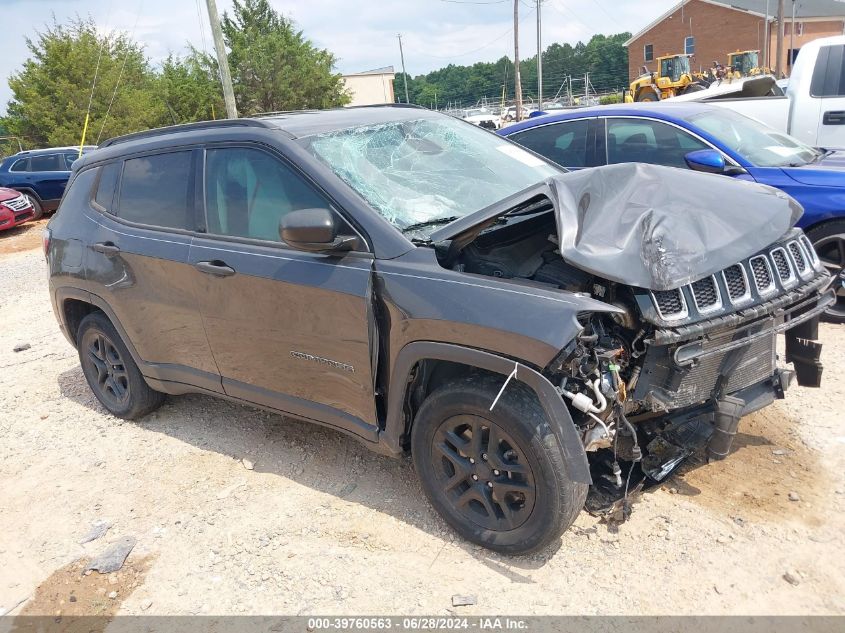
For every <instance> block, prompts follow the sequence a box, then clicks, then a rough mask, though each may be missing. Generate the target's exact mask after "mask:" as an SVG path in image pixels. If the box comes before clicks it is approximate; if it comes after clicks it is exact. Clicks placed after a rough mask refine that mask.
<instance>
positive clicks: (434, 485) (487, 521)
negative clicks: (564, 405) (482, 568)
mask: <svg viewBox="0 0 845 633" xmlns="http://www.w3.org/2000/svg"><path fill="white" fill-rule="evenodd" d="M504 380H505V377H504V376H502V377H501V378H500V377H488V376H468V377H466V378H464V379H462V380H458V381H454V382H452V383H449V384H447V385H443V386H441V387H439V388H438V389H436V390H435V391H434V392H432V393H431V394H430V395H429V396H428V397H427V398H426V400H425V402H423V404H422V406H421V407H420V409H419V412H418V413H417V416H416V418H415V420H414V425H413V428H412V430H411V451H412V454H413V459H414V466H415V468H416V470H417V473H418V475H419V477H420V481H421V483H422V487H423V490H424V491H425V494H426V496H427V497H428V500H429V501H430V502H431V504H432V505H433V506H434V508H435V509H436V510H437V511H438V512H439V513H440V515H441V516H442V517H443V518H444V519H445V520H446V522H447V523H448V524H449V525H450V526H452V528H453V529H454V530H455V531H456V532H458V534H460V535H461V536H462V537H463V538H465V539H467V540H468V541H471V542H473V543H477V544H479V545H483V546H484V547H487V548H489V549H492V550H495V551H497V552H502V553H506V554H525V553H529V552H533V551H536V550H538V549H541V548H543V547H545V546H547V545H548V544H550V543H551V542H552V541H554V540H555V539H557V538H558V537H560V535H561V534H562V533H563V532H564V531H566V529H567V528H568V527H569V526H570V525H571V524H572V522H573V521H574V520H575V518H576V517H577V516H578V513H579V512H580V511H581V509H582V508H583V507H584V502H585V500H586V497H587V489H588V486H587V485H585V484H579V483H575V482H573V481H571V480H570V479H569V478H568V477H567V476H566V469H565V465H564V457H563V452H562V451H561V447H560V446H559V444H558V442H557V440H556V438H555V436H554V434H553V433H552V431H551V429H550V427H549V424H548V421H547V419H546V416H545V412H544V411H543V409H542V407H541V406H540V404H539V402H538V401H537V398H536V397H535V395H534V393H533V392H531V391H530V390H529V389H527V388H526V387H525V386H524V385H522V384H520V383H517V382H511V383H510V384H509V385H508V387H507V388H506V389H505V392H504V394H503V395H502V397H501V398H500V399H499V401H498V402H497V403H496V406H495V408H494V410H493V411H490V410H489V409H490V405H491V403H492V402H493V399H494V398H495V397H496V394H497V393H498V391H499V389H500V388H501V386H502V383H503V382H504Z"/></svg>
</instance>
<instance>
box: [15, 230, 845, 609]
mask: <svg viewBox="0 0 845 633" xmlns="http://www.w3.org/2000/svg"><path fill="white" fill-rule="evenodd" d="M38 228H39V227H38V225H37V224H36V225H33V226H32V227H31V228H29V229H26V230H23V229H20V230H17V231H16V233H15V234H11V235H2V234H0V279H2V293H1V294H0V322H2V325H3V338H2V342H0V437H1V438H2V441H0V490H2V505H1V506H0V508H1V509H0V614H2V613H6V612H11V613H13V614H21V613H27V614H55V613H57V612H61V613H63V614H78V613H99V614H111V613H142V612H145V613H155V614H197V613H215V614H241V613H267V614H306V613H307V614H315V613H319V614H411V613H413V614H441V613H447V612H449V611H452V612H457V613H462V614H474V613H491V612H496V613H500V614H509V613H513V614H547V613H572V614H607V613H620V614H621V613H625V614H661V613H668V614H714V613H719V614H722V613H732V614H737V613H752V614H764V613H766V614H797V613H801V614H808V613H827V614H845V601H843V599H842V596H843V595H845V554H843V552H845V474H844V473H845V457H844V456H843V453H844V452H845V416H843V415H842V407H843V406H845V387H843V379H845V328H842V327H834V326H826V327H824V328H823V331H822V338H823V340H824V342H825V345H826V346H825V351H824V355H823V360H824V362H825V365H826V367H827V369H826V374H825V380H824V388H823V389H822V390H820V391H819V390H804V389H795V391H794V392H791V393H790V396H789V398H788V399H787V400H785V401H780V402H778V403H776V404H775V405H774V406H772V407H770V408H768V409H766V410H764V411H762V412H760V413H758V414H755V415H753V416H750V417H748V418H746V419H745V420H743V422H742V424H741V426H740V435H739V436H738V438H737V441H736V442H735V444H734V451H735V452H734V454H733V455H732V456H731V457H730V458H729V459H728V460H726V461H724V462H721V463H717V464H711V465H692V466H691V467H690V468H688V469H686V471H685V472H684V474H683V475H681V476H676V477H674V478H673V479H672V481H670V482H669V483H668V484H667V485H665V486H663V487H662V488H660V489H657V490H654V491H652V492H649V493H646V494H644V495H643V496H642V498H641V499H640V500H639V501H638V502H637V503H636V504H635V506H634V512H633V515H632V517H631V519H630V521H629V522H627V523H626V524H624V525H622V526H621V527H620V528H619V529H618V531H614V530H611V529H609V528H608V526H607V525H606V524H604V523H601V522H599V521H598V520H597V519H595V518H593V517H591V516H589V515H587V514H586V513H582V515H581V516H580V517H579V518H578V520H577V522H576V524H575V526H574V527H573V528H572V529H571V530H570V531H569V532H567V533H566V534H565V535H564V537H563V539H562V541H561V542H560V544H559V546H556V547H554V548H551V549H548V550H546V551H543V552H541V553H540V554H538V555H535V556H532V557H522V558H507V557H502V556H498V555H495V554H491V553H489V552H487V551H485V550H482V549H480V548H477V547H474V546H470V545H468V544H467V543H465V542H463V541H461V540H459V539H457V538H456V537H455V535H454V534H453V533H452V532H451V531H450V530H449V529H448V528H447V526H446V525H445V524H444V523H443V521H441V520H440V519H439V518H438V517H437V516H436V515H435V514H434V512H433V511H432V510H431V509H430V508H429V506H428V505H427V503H426V501H425V499H424V497H423V494H422V492H421V490H420V487H419V485H418V484H417V481H416V478H415V475H414V471H413V467H412V466H411V464H410V463H409V462H408V461H394V460H390V459H387V458H383V457H379V456H377V455H374V454H372V453H370V452H369V451H367V450H366V449H365V448H363V447H362V446H360V445H359V444H358V443H356V442H355V441H354V440H352V439H349V438H347V437H345V436H342V435H340V434H337V433H334V432H332V431H329V430H326V429H322V428H318V427H313V426H309V425H306V424H302V423H299V422H294V421H288V420H284V419H282V418H279V417H277V416H274V415H271V414H268V413H264V412H261V411H256V410H254V409H250V408H246V407H242V406H238V405H233V404H230V403H227V402H223V401H218V400H214V399H212V398H208V397H203V396H185V397H179V398H171V399H169V401H168V402H167V404H166V405H165V406H164V407H163V408H162V409H160V410H159V411H158V412H157V413H155V414H153V415H151V416H149V417H148V418H146V419H144V420H142V421H140V422H139V423H127V422H123V421H121V420H118V419H115V418H113V417H111V416H110V415H108V414H106V413H105V412H104V410H103V409H102V407H101V406H100V405H99V403H98V402H97V401H96V400H95V399H94V397H93V395H92V394H91V392H90V391H89V390H88V388H87V386H86V384H85V380H84V378H83V376H82V372H81V371H80V369H79V366H78V362H77V358H76V353H75V351H74V350H73V349H72V348H71V347H70V345H68V343H67V342H66V341H65V340H64V338H62V336H61V334H60V333H59V330H58V327H57V325H56V322H55V320H54V317H53V314H52V312H51V309H50V304H49V300H48V296H47V289H46V270H45V265H44V259H43V256H42V255H41V252H40V250H38V249H37V247H38V241H39V234H40V231H39V230H37V229H38ZM33 248H35V250H33ZM18 343H28V344H30V345H31V347H30V348H29V349H26V350H24V351H21V352H14V351H13V347H14V346H15V345H16V344H18ZM244 459H246V460H249V461H250V462H252V463H253V464H254V468H253V469H252V470H249V469H247V468H246V467H245V466H244V463H243V461H242V460H244ZM97 521H108V522H109V523H110V524H111V527H110V529H109V530H108V531H107V532H106V534H105V535H104V536H102V537H101V538H98V539H96V540H93V541H91V542H89V543H87V544H84V545H80V544H79V542H80V540H81V539H82V538H83V536H84V535H85V534H86V533H87V532H89V530H90V529H91V527H92V524H94V523H95V522H97ZM125 536H131V537H134V538H135V539H137V544H136V545H135V548H134V550H133V551H132V553H131V554H130V555H129V558H128V559H127V561H126V564H125V565H124V567H123V569H121V570H120V571H119V572H117V573H114V574H99V573H97V572H93V573H91V574H90V575H87V576H86V575H84V574H83V573H82V572H83V570H84V569H85V566H86V564H87V562H88V561H89V560H90V559H92V558H93V557H95V556H97V555H99V554H101V553H102V552H103V551H104V550H105V549H107V548H108V546H109V545H110V544H112V543H114V542H116V541H118V540H120V539H121V538H123V537H125ZM454 594H461V595H466V594H469V595H474V596H477V601H478V603H477V605H475V606H469V607H459V608H453V607H452V606H451V597H452V596H453V595H454Z"/></svg>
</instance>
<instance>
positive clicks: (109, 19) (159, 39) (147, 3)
mask: <svg viewBox="0 0 845 633" xmlns="http://www.w3.org/2000/svg"><path fill="white" fill-rule="evenodd" d="M519 1H520V7H519V13H520V56H521V57H522V58H526V57H531V56H533V55H536V53H537V39H536V37H537V27H536V24H537V22H536V12H535V9H534V6H535V0H519ZM270 2H271V4H272V5H273V7H275V8H276V9H277V10H278V11H280V12H281V13H283V14H284V15H286V16H287V17H289V18H292V19H293V20H294V22H295V23H296V25H297V26H298V27H299V29H301V30H302V31H303V32H304V34H305V36H306V37H308V38H309V39H311V40H312V41H313V42H314V43H315V44H316V45H317V46H319V47H321V48H327V49H328V50H330V51H331V52H332V53H334V54H335V56H336V57H337V59H338V63H337V69H338V71H340V72H343V73H352V72H360V71H364V70H371V69H374V68H380V67H382V66H391V65H392V66H394V68H395V69H396V70H397V71H399V70H401V60H400V56H399V45H398V40H397V37H396V35H397V34H398V33H401V34H402V42H403V46H404V51H405V66H406V68H407V71H408V73H409V74H411V75H418V74H422V73H426V72H428V71H431V70H434V69H436V68H440V67H442V66H446V65H447V64H450V63H454V64H472V63H474V62H476V61H493V60H496V59H498V58H500V57H501V56H502V55H508V56H509V57H512V56H513V30H512V29H513V1H512V0H270ZM676 3H677V0H647V1H643V0H544V1H543V4H542V7H543V8H542V24H543V28H542V33H543V36H542V37H543V47H544V48H545V47H547V46H548V45H549V44H551V43H553V42H558V43H563V42H569V43H571V44H574V43H575V42H577V41H579V40H581V41H587V40H589V39H590V37H591V36H592V35H594V34H596V33H603V34H606V35H609V34H612V33H620V32H623V31H631V32H632V33H634V32H636V31H638V30H640V29H641V28H643V27H645V26H646V25H647V24H648V23H649V22H651V21H652V20H653V19H654V18H656V17H657V16H659V15H660V14H662V13H663V12H664V11H666V10H668V9H669V8H670V7H671V6H673V5H674V4H676ZM205 4H206V0H0V13H2V16H3V23H4V29H3V39H2V51H0V113H2V112H5V108H6V103H7V102H8V101H9V99H10V98H11V91H10V90H9V86H8V83H7V79H8V77H9V75H11V74H12V73H14V72H16V71H17V70H18V69H19V68H20V67H21V65H22V64H23V62H24V61H25V60H26V59H27V57H28V56H29V51H28V49H27V47H26V38H27V37H30V38H35V37H37V31H39V30H42V29H43V28H44V26H45V24H47V23H49V22H50V21H51V14H52V15H55V17H56V19H57V20H58V21H59V22H60V23H61V22H65V21H66V20H68V19H69V18H72V17H74V16H76V15H79V16H81V17H87V16H89V15H90V16H91V17H93V18H94V20H95V21H96V22H97V24H98V25H100V26H101V27H102V28H103V29H105V30H119V31H124V32H126V33H129V34H131V35H132V36H133V37H134V39H135V40H137V41H138V42H140V43H141V44H143V45H144V47H145V50H146V53H147V56H148V57H149V58H150V60H151V61H152V62H153V63H154V64H155V63H157V62H159V61H160V60H162V59H163V58H165V57H166V56H167V54H168V53H170V52H173V53H177V54H178V53H183V52H185V50H186V48H187V43H188V42H190V43H192V44H193V45H194V46H196V47H197V48H202V46H203V34H204V37H205V41H206V46H207V47H208V49H209V51H211V50H212V48H211V47H212V44H211V35H210V27H209V25H208V15H207V13H206V8H205ZM217 6H218V10H219V11H220V13H221V15H222V14H223V12H224V11H227V10H230V9H231V6H232V0H217ZM92 72H93V69H92Z"/></svg>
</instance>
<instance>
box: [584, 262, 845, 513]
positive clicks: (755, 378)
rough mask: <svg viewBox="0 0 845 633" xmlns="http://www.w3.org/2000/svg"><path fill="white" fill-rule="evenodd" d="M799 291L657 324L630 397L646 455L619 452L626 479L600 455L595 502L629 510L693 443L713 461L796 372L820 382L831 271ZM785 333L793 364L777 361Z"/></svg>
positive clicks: (596, 506) (804, 381)
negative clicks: (679, 322) (720, 314)
mask: <svg viewBox="0 0 845 633" xmlns="http://www.w3.org/2000/svg"><path fill="white" fill-rule="evenodd" d="M795 295H797V297H796V296H795ZM795 295H792V296H790V297H786V298H784V297H778V298H777V299H776V300H773V301H772V302H769V304H766V305H760V306H756V307H755V309H754V310H753V311H752V312H750V313H746V314H744V315H743V314H739V315H729V316H730V319H729V320H730V321H731V322H730V323H729V324H726V323H724V321H725V319H724V318H723V319H720V320H719V321H718V322H716V323H713V322H711V323H707V322H704V323H697V324H695V325H694V326H688V327H686V328H678V329H675V330H671V331H669V330H657V331H655V333H654V335H653V337H652V339H651V340H649V341H648V343H649V345H648V347H647V352H646V358H645V361H644V364H643V369H642V373H641V376H640V379H639V381H638V383H637V387H636V390H635V392H634V398H633V399H634V400H636V401H639V402H641V403H645V405H646V410H645V411H640V412H637V414H632V415H630V416H629V420H630V422H631V423H632V424H633V425H634V427H635V428H636V429H637V443H638V445H639V446H641V447H642V457H641V458H640V459H631V460H629V461H628V462H627V463H625V462H624V458H625V457H624V454H623V455H622V460H623V464H622V471H623V472H626V471H627V473H628V476H627V478H626V479H625V482H624V486H623V485H620V484H619V478H618V477H609V476H608V469H609V467H610V462H608V463H604V462H606V461H608V456H598V455H597V456H596V459H594V460H593V461H592V462H591V471H592V472H591V474H592V478H593V482H594V484H593V487H592V488H591V491H590V497H589V499H588V502H587V509H588V510H589V511H591V512H593V513H596V514H608V513H611V514H613V513H614V512H615V511H619V510H621V511H622V517H623V518H624V516H626V515H627V512H628V511H629V510H630V507H629V506H628V505H627V503H626V498H627V496H628V495H630V494H631V493H633V492H636V491H637V490H639V489H641V488H643V487H648V486H650V485H656V484H658V483H660V482H662V481H664V480H665V479H666V478H667V477H668V476H669V475H670V474H671V473H672V472H674V471H675V469H676V468H677V467H678V466H680V465H681V464H682V463H683V462H684V460H686V459H687V458H688V457H690V456H691V455H693V454H694V453H696V452H697V451H705V455H706V459H707V460H708V461H709V460H719V459H724V458H725V457H727V455H728V454H729V453H730V449H731V445H732V442H733V439H734V436H735V435H736V432H737V427H738V425H739V420H740V418H742V417H743V416H745V415H748V414H750V413H753V412H754V411H757V410H759V409H762V408H764V407H766V406H768V405H770V404H772V402H774V400H775V399H778V398H783V397H784V394H785V392H786V391H787V389H789V387H790V386H791V385H792V384H793V383H795V382H797V383H798V384H799V385H802V386H806V387H818V386H820V384H821V376H822V365H821V362H820V354H821V348H822V345H821V343H819V342H818V340H817V339H818V324H819V316H820V315H821V314H822V313H823V312H824V311H825V310H827V309H828V308H829V307H830V306H831V305H832V304H833V303H835V301H836V296H835V291H834V289H833V288H832V287H831V285H830V278H829V277H827V276H819V278H817V279H814V280H812V281H811V282H810V283H809V284H806V287H804V288H801V289H796V292H795ZM790 299H792V301H791V302H790ZM796 299H797V300H796ZM693 332H695V335H693V336H690V335H691V334H693ZM781 333H782V334H784V335H785V338H786V356H785V360H786V362H788V363H792V365H793V367H794V369H789V368H784V367H778V365H777V362H776V361H777V358H778V357H777V352H776V337H777V335H778V334H781ZM623 452H624V451H623Z"/></svg>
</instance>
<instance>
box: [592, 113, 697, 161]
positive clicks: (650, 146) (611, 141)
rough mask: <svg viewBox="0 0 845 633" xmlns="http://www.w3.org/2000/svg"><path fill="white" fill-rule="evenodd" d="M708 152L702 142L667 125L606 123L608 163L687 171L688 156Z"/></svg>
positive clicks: (624, 121)
mask: <svg viewBox="0 0 845 633" xmlns="http://www.w3.org/2000/svg"><path fill="white" fill-rule="evenodd" d="M699 149H710V147H709V146H708V145H707V144H706V143H704V142H703V141H700V140H698V139H697V138H695V137H694V136H692V135H691V134H689V133H688V132H685V131H684V130H681V129H679V128H677V127H675V126H673V125H669V124H668V123H662V122H660V121H651V120H648V119H634V118H631V119H627V118H618V119H608V120H607V162H608V164H611V165H613V164H616V163H651V164H653V165H666V166H668V167H682V168H686V167H687V164H686V161H685V160H684V156H686V155H687V154H688V153H689V152H692V151H695V150H699Z"/></svg>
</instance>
